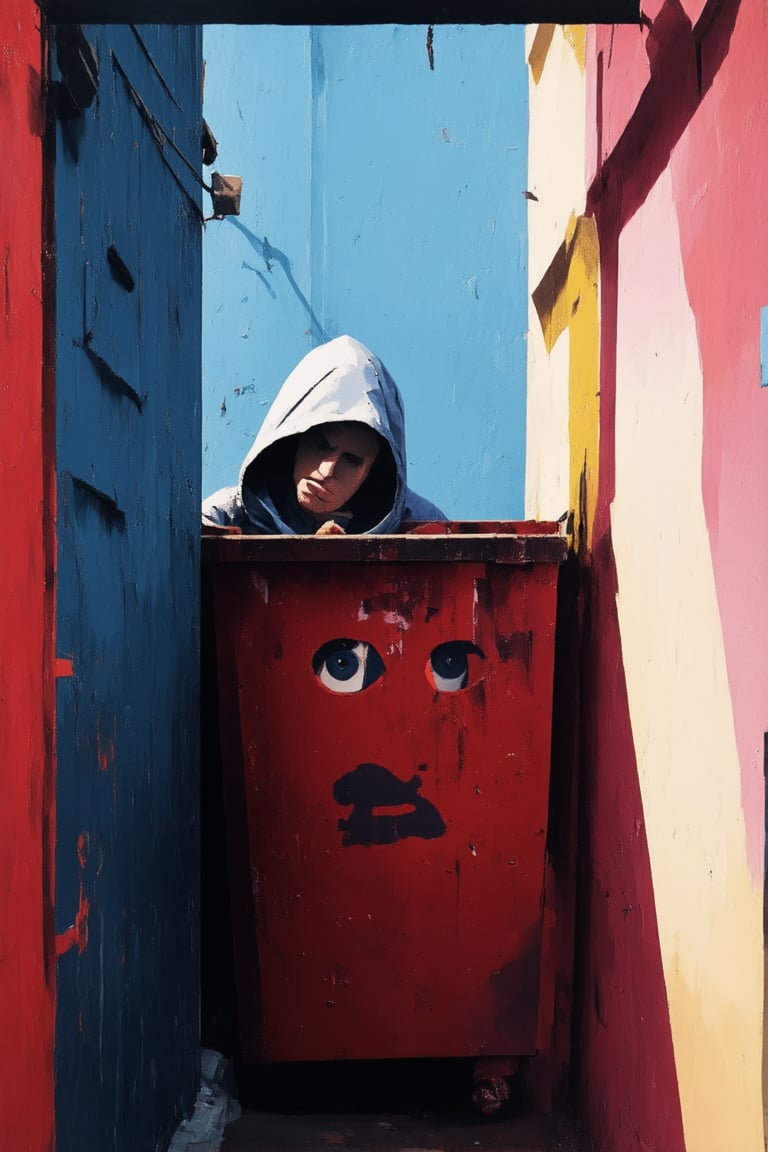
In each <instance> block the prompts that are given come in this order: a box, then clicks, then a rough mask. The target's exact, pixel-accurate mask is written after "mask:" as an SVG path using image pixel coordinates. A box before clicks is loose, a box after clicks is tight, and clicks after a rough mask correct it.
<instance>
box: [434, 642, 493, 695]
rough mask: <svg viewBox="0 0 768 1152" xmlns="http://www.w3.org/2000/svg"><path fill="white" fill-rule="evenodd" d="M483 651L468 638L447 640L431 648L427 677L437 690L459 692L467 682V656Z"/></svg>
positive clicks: (482, 654) (482, 656) (483, 656)
mask: <svg viewBox="0 0 768 1152" xmlns="http://www.w3.org/2000/svg"><path fill="white" fill-rule="evenodd" d="M471 655H475V656H479V657H480V658H481V659H483V660H485V653H484V652H483V650H482V648H478V646H477V644H473V643H472V642H471V641H470V640H449V641H448V642H447V643H445V644H438V646H437V648H433V649H432V655H431V656H430V658H429V663H428V664H427V679H428V680H429V682H430V683H431V684H432V686H433V688H436V689H437V691H438V692H459V691H460V690H461V689H462V688H466V687H467V684H468V683H469V657H470V656H471Z"/></svg>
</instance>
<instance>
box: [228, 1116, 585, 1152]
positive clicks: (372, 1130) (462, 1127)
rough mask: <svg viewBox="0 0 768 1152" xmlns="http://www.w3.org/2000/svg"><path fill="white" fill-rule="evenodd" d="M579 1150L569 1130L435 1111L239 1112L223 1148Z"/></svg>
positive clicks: (266, 1151) (236, 1151)
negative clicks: (418, 1113) (473, 1120)
mask: <svg viewBox="0 0 768 1152" xmlns="http://www.w3.org/2000/svg"><path fill="white" fill-rule="evenodd" d="M307 1149H311V1150H312V1152H334V1150H337V1152H484V1150H486V1149H496V1152H501V1150H502V1149H503V1150H504V1152H583V1145H581V1144H579V1143H578V1142H577V1140H576V1138H575V1136H574V1135H573V1134H568V1133H565V1132H563V1131H560V1130H558V1129H557V1128H555V1126H553V1124H552V1123H551V1121H548V1120H547V1119H544V1118H541V1117H537V1116H532V1115H528V1116H523V1117H519V1118H517V1119H513V1120H508V1121H505V1122H503V1123H498V1124H477V1123H462V1122H460V1121H457V1120H455V1119H450V1118H446V1117H443V1116H440V1115H433V1114H425V1115H421V1116H412V1115H406V1116H399V1115H392V1114H386V1115H382V1114H373V1115H367V1116H357V1115H349V1114H345V1115H334V1114H327V1115H320V1116H317V1115H312V1116H300V1117H296V1116H293V1117H291V1116H278V1115H274V1114H272V1113H255V1112H251V1113H245V1114H244V1115H243V1117H242V1118H241V1119H240V1120H236V1121H235V1122H234V1123H233V1124H230V1125H229V1126H228V1128H227V1132H226V1139H225V1141H224V1152H257V1150H258V1152H306V1150H307Z"/></svg>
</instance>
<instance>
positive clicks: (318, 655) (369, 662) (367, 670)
mask: <svg viewBox="0 0 768 1152" xmlns="http://www.w3.org/2000/svg"><path fill="white" fill-rule="evenodd" d="M312 668H313V670H314V673H315V676H317V678H318V680H319V681H320V683H321V684H323V685H324V686H325V687H326V688H328V689H330V691H331V692H347V693H351V692H362V691H363V690H364V689H365V688H369V687H370V686H371V684H373V683H374V681H376V680H378V678H379V677H380V676H381V674H382V673H383V671H384V661H383V660H382V659H381V656H379V654H378V652H377V651H376V649H375V648H374V647H373V645H372V644H368V643H366V641H365V640H346V639H341V640H329V641H328V643H327V644H323V646H322V648H318V650H317V652H315V655H314V656H313V657H312Z"/></svg>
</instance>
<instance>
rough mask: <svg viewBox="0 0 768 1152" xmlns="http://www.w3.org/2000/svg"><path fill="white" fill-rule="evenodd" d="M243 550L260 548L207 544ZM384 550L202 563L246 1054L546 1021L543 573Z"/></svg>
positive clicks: (507, 1038) (335, 1053)
mask: <svg viewBox="0 0 768 1152" xmlns="http://www.w3.org/2000/svg"><path fill="white" fill-rule="evenodd" d="M514 540H515V538H514V537H511V538H510V541H514ZM520 540H521V538H519V537H518V538H517V541H518V543H519V542H520ZM539 541H540V542H541V543H543V544H544V545H545V546H549V545H548V542H547V537H546V535H542V536H541V537H540V538H539ZM286 542H287V543H290V541H286ZM345 542H346V541H345V540H344V539H343V538H339V539H338V540H336V541H334V540H320V541H318V540H308V541H295V543H296V544H298V545H299V546H300V547H301V546H307V547H309V546H311V545H313V544H323V545H325V544H330V545H331V552H330V553H328V552H326V553H325V554H326V555H329V556H330V555H331V554H332V553H333V551H334V549H333V544H338V543H341V544H342V545H343V544H344V543H345ZM367 542H370V543H372V544H374V545H375V546H376V547H377V548H379V549H381V548H382V547H384V548H386V547H387V545H388V543H391V544H392V546H393V547H394V548H404V549H406V550H407V549H409V548H411V547H413V548H416V549H418V548H420V547H427V548H428V549H444V548H451V547H454V548H456V549H459V555H462V553H461V551H460V550H461V547H462V544H464V543H466V544H467V546H468V547H470V548H473V547H477V546H479V544H480V543H481V541H476V540H474V539H469V540H468V541H465V540H464V539H463V538H462V537H460V536H459V537H451V536H446V537H443V538H441V539H438V540H437V541H435V540H433V539H431V538H429V537H423V538H420V537H418V536H413V537H404V538H398V539H396V540H393V541H390V542H388V541H386V540H384V541H382V540H378V541H377V540H375V538H370V537H369V538H356V539H353V538H350V540H349V541H348V543H350V544H352V545H355V546H358V547H359V546H360V545H361V544H365V543H367ZM259 543H260V544H261V545H262V546H263V545H264V544H266V545H267V546H268V545H270V544H272V545H275V546H279V544H280V541H278V540H274V541H264V540H263V538H262V540H261V541H259V540H258V539H257V538H254V539H253V540H245V539H243V540H227V539H224V540H217V541H216V544H217V545H221V546H224V545H226V546H229V545H234V546H235V548H237V547H238V546H241V547H242V546H243V545H244V546H245V547H246V548H247V547H249V546H251V545H258V544H259ZM485 543H486V544H488V545H489V546H498V545H499V541H498V540H495V539H493V537H490V536H489V537H487V538H486V540H485ZM379 554H380V553H379ZM405 554H407V552H406V553H405ZM438 555H442V554H441V553H439V552H433V553H432V556H433V559H437V558H438ZM357 558H359V555H358V556H357ZM401 559H402V556H401V557H400V558H399V559H398V560H397V561H396V562H383V563H379V564H376V565H371V564H365V565H363V564H357V565H354V564H346V565H345V564H336V563H322V564H312V565H311V566H310V567H306V566H305V567H297V565H296V564H295V563H291V562H288V563H282V564H280V563H271V562H270V563H260V562H254V561H251V562H249V563H241V564H226V563H225V564H219V565H217V566H216V567H215V569H214V571H213V576H214V581H215V585H216V613H217V619H216V627H217V633H218V645H219V647H218V661H219V672H220V683H219V693H220V700H221V701H222V704H223V711H222V719H223V729H224V749H225V764H224V783H225V789H226V798H227V804H228V817H229V828H228V834H227V836H228V843H229V847H230V851H231V858H230V860H231V874H232V892H233V905H234V919H235V946H236V966H237V971H238V981H239V1011H240V1025H241V1036H242V1044H243V1049H244V1053H245V1056H246V1058H250V1059H266V1060H271V1061H278V1062H280V1061H296V1060H340V1059H351V1060H361V1059H381V1058H400V1057H429V1056H435V1055H439V1056H441V1057H446V1056H475V1055H485V1056H490V1055H526V1054H531V1053H533V1052H535V1051H536V1050H538V1049H540V1047H541V1046H542V1041H543V1038H545V1037H546V1036H547V1034H548V1030H549V1025H550V1023H551V1022H550V1021H548V1020H544V1019H541V1018H540V1004H541V1005H545V1004H548V1003H550V1002H551V1001H550V998H549V997H548V995H546V994H544V995H541V996H540V993H541V988H540V980H541V949H542V890H543V880H544V858H545V857H544V851H545V839H546V828H547V810H548V787H549V767H550V765H549V757H550V736H551V724H552V716H551V696H552V674H553V650H554V621H555V599H556V587H557V575H558V565H557V564H556V563H528V564H522V565H520V566H514V567H505V566H503V565H501V564H497V563H483V562H482V561H480V560H478V559H474V560H469V559H466V560H463V561H462V563H459V564H446V563H442V564H438V563H433V562H427V563H418V562H416V563H406V564H404V563H401V562H400V561H401ZM350 652H351V653H353V654H356V658H357V657H359V663H360V668H359V669H358V672H357V673H356V674H355V675H354V676H352V677H351V678H350V674H349V673H350V667H349V662H348V663H347V666H346V667H345V660H346V659H347V657H349V654H350ZM446 652H448V653H454V656H452V657H451V658H450V659H448V660H447V661H446V660H445V659H444V657H445V654H446ZM462 652H463V653H464V655H463V658H462V657H461V655H460V654H461V653H462ZM457 653H458V654H459V655H456V654H457ZM351 664H352V669H353V671H354V668H355V667H356V664H355V660H352V661H351ZM452 668H455V669H457V671H452ZM363 670H364V674H363ZM337 677H338V679H337Z"/></svg>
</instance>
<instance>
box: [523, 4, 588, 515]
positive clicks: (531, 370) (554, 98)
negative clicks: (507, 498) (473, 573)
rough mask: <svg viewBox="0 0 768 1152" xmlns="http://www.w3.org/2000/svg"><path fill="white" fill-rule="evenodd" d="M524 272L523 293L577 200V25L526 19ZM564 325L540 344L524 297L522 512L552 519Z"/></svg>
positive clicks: (580, 105) (565, 478)
mask: <svg viewBox="0 0 768 1152" xmlns="http://www.w3.org/2000/svg"><path fill="white" fill-rule="evenodd" d="M526 53H527V55H528V59H529V64H530V75H531V82H530V86H529V116H530V131H529V152H528V161H529V175H528V191H529V192H530V193H532V194H533V195H534V196H535V197H536V199H535V200H534V199H530V200H529V204H528V243H529V256H528V280H529V285H530V291H531V294H532V293H533V292H534V290H535V288H536V287H537V285H539V284H540V283H541V281H542V279H543V278H544V276H545V273H546V272H547V269H548V268H549V266H550V264H551V262H552V260H553V258H554V257H555V254H556V253H557V251H558V248H559V247H560V245H561V244H562V243H563V241H564V240H565V236H566V230H567V229H568V226H569V222H570V221H571V218H572V217H575V216H577V215H578V214H579V213H580V212H582V211H583V208H584V164H585V159H584V109H585V95H584V67H583V30H581V29H572V28H569V27H566V28H563V27H562V26H560V25H531V26H529V28H528V29H527V32H526ZM569 341H570V337H569V332H568V330H567V329H566V330H564V331H563V332H562V334H561V335H560V336H559V339H557V340H556V341H555V343H554V346H553V347H552V350H551V354H550V353H549V352H548V351H547V346H546V341H545V335H544V332H543V330H542V323H541V320H540V318H539V314H538V312H537V309H536V307H535V305H534V302H533V299H532V295H531V298H529V324H528V399H527V416H526V418H527V443H526V478H525V509H526V515H528V516H531V517H536V518H540V519H556V518H557V517H559V516H560V515H562V513H563V512H565V511H567V510H568V509H569V508H570V507H571V503H572V498H571V494H570V481H569V474H570V455H571V453H570V444H569V432H568V425H569V363H570V347H569Z"/></svg>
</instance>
